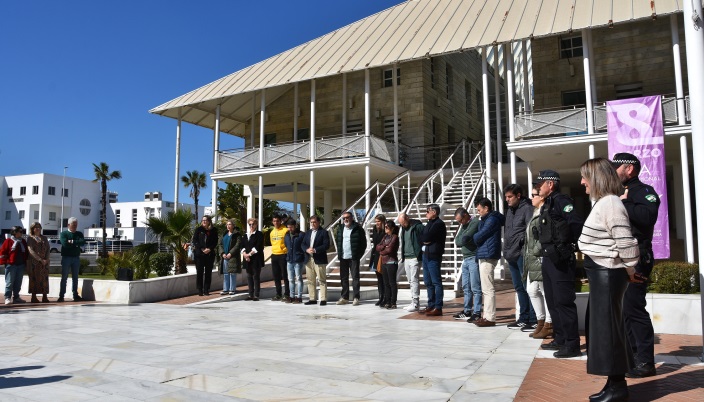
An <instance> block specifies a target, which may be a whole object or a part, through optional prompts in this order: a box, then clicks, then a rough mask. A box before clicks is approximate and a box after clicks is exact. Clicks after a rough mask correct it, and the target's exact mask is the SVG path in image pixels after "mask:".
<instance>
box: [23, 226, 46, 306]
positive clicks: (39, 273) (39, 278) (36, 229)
mask: <svg viewBox="0 0 704 402" xmlns="http://www.w3.org/2000/svg"><path fill="white" fill-rule="evenodd" d="M27 248H28V249H29V258H28V259H27V275H28V276H29V293H31V294H32V303H39V299H37V294H41V295H42V303H49V298H48V297H47V294H48V293H49V250H50V247H49V241H48V240H47V239H46V237H45V236H44V235H42V225H41V223H39V222H34V223H33V224H32V225H31V226H30V227H29V237H28V238H27Z"/></svg>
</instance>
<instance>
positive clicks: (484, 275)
mask: <svg viewBox="0 0 704 402" xmlns="http://www.w3.org/2000/svg"><path fill="white" fill-rule="evenodd" d="M498 262H499V260H481V259H480V260H479V279H480V280H481V282H482V302H483V303H484V314H483V317H484V319H485V320H487V321H496V292H495V291H494V268H496V264H497V263H498Z"/></svg>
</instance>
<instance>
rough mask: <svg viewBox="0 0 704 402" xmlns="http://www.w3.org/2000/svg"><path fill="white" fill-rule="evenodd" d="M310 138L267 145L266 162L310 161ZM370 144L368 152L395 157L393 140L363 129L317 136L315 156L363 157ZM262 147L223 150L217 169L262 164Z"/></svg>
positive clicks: (320, 158)
mask: <svg viewBox="0 0 704 402" xmlns="http://www.w3.org/2000/svg"><path fill="white" fill-rule="evenodd" d="M310 146H311V143H310V142H309V141H304V142H303V141H302V142H293V143H280V144H276V145H271V146H266V147H264V163H263V165H264V166H280V165H290V164H297V163H306V162H310ZM367 147H369V155H370V156H373V157H375V158H379V159H381V160H385V161H388V162H393V161H394V154H395V152H394V144H393V143H391V142H388V141H385V140H384V139H383V138H378V137H375V136H370V137H369V138H367V137H366V136H365V135H364V134H363V133H354V134H347V135H342V136H335V137H325V138H319V139H316V140H315V160H316V161H318V160H320V161H322V160H334V159H345V158H357V157H364V156H365V155H366V151H367ZM259 162H260V161H259V148H258V147H257V148H249V149H236V150H229V151H222V152H220V155H219V160H218V171H220V172H227V171H234V170H242V169H252V168H257V167H259V166H260V163H259Z"/></svg>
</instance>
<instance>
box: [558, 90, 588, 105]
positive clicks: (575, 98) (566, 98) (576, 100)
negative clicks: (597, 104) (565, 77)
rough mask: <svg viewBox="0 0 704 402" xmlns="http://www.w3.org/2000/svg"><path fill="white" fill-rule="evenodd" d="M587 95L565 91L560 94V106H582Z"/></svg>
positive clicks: (585, 101)
mask: <svg viewBox="0 0 704 402" xmlns="http://www.w3.org/2000/svg"><path fill="white" fill-rule="evenodd" d="M586 103H587V95H586V94H585V93H584V91H567V92H563V93H562V106H584V105H586Z"/></svg>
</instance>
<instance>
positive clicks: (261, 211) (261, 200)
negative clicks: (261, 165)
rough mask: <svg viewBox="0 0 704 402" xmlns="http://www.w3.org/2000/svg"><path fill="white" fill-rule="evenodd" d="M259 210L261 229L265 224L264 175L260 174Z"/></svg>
mask: <svg viewBox="0 0 704 402" xmlns="http://www.w3.org/2000/svg"><path fill="white" fill-rule="evenodd" d="M257 208H258V210H259V219H258V220H257V221H258V222H259V230H262V227H263V226H264V176H262V175H259V205H258V206H257Z"/></svg>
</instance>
